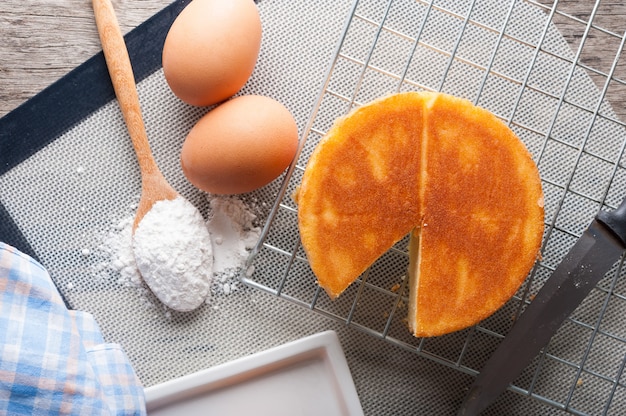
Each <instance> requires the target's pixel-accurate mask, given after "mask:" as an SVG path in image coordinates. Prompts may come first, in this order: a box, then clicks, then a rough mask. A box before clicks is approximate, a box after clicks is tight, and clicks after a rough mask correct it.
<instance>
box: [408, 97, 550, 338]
mask: <svg viewBox="0 0 626 416" xmlns="http://www.w3.org/2000/svg"><path fill="white" fill-rule="evenodd" d="M427 114H428V116H427V118H426V120H427V121H426V126H427V127H426V134H425V136H424V137H425V139H424V152H425V158H424V160H425V163H426V166H425V171H426V172H427V175H426V177H425V179H424V183H423V192H424V194H423V197H422V198H423V199H422V206H423V210H424V211H423V216H422V218H423V220H422V221H423V222H422V224H421V225H422V228H421V234H420V246H421V252H420V265H419V287H418V288H417V290H416V292H417V299H416V302H417V315H416V316H415V317H414V318H413V319H412V318H411V317H409V321H412V320H414V324H413V325H412V329H413V332H414V334H415V335H416V336H431V335H439V334H444V333H447V332H451V331H454V330H458V329H461V328H465V327H468V326H471V325H473V324H475V323H477V322H479V321H480V320H482V319H484V318H486V317H487V316H489V315H491V314H492V313H493V312H495V311H496V310H497V309H498V308H500V307H501V306H502V305H503V304H504V303H505V302H506V301H507V300H509V299H510V298H511V296H513V295H514V294H515V292H516V290H517V289H518V288H519V286H520V285H521V284H522V282H523V281H524V279H525V278H526V276H527V274H528V272H529V270H530V269H531V267H532V266H533V264H534V262H535V260H536V256H537V253H538V252H539V249H540V245H541V239H542V233H543V220H544V218H543V194H542V191H541V182H540V179H539V174H538V171H537V167H536V165H535V163H534V162H533V160H532V158H531V156H530V154H529V153H528V151H527V150H526V148H525V147H524V145H523V143H522V142H521V141H520V140H519V139H518V138H517V137H516V136H515V135H514V133H513V132H512V131H511V130H510V129H509V128H508V127H507V126H506V125H505V124H504V123H502V122H501V121H500V120H499V119H497V118H496V117H495V116H494V115H492V114H491V113H490V112H488V111H487V110H484V109H482V108H479V107H476V106H474V105H472V104H471V103H470V102H469V101H466V100H461V99H458V98H455V97H451V96H448V95H437V96H436V97H435V98H434V100H432V101H430V102H429V106H428V110H427Z"/></svg>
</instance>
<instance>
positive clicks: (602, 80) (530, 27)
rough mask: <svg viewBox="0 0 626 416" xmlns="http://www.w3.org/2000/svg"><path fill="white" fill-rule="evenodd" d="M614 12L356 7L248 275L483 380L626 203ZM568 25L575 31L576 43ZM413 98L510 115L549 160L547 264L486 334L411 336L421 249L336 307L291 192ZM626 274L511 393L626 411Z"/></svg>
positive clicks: (378, 266) (387, 262)
mask: <svg viewBox="0 0 626 416" xmlns="http://www.w3.org/2000/svg"><path fill="white" fill-rule="evenodd" d="M601 10H602V6H601V5H600V2H596V4H595V5H594V4H592V3H591V2H590V5H589V12H588V14H587V15H586V16H584V17H580V16H579V15H577V16H573V15H571V14H568V12H567V11H566V10H564V9H563V6H561V5H559V3H558V2H554V3H553V4H550V5H543V4H541V3H538V2H534V1H513V0H512V1H509V2H505V1H501V0H494V1H460V0H459V1H432V2H429V1H416V0H407V1H400V0H396V1H392V0H389V1H385V2H383V1H380V0H378V1H377V0H361V1H355V2H354V4H353V6H352V9H351V12H350V14H349V16H348V19H347V21H346V24H345V28H344V31H343V33H342V35H341V39H340V41H339V43H338V46H337V49H336V53H335V55H334V57H333V59H332V62H331V64H330V66H329V69H328V73H327V77H326V79H325V80H324V83H323V86H322V88H321V91H320V94H319V99H318V101H317V104H316V106H315V107H314V110H313V112H312V114H311V117H310V120H309V122H308V124H307V126H306V128H305V130H304V132H303V134H302V140H301V148H300V153H299V157H298V160H297V162H296V163H294V165H293V166H291V167H290V170H289V171H288V175H287V178H286V180H285V182H284V184H283V186H282V188H281V192H280V194H279V197H278V199H277V202H276V205H275V206H274V208H273V209H272V211H271V214H270V217H269V220H268V222H267V224H266V227H265V229H264V231H263V235H262V239H261V242H260V243H259V245H258V246H257V247H256V249H255V254H254V255H253V257H252V258H251V264H252V266H253V269H254V272H253V273H248V275H247V276H245V277H243V281H244V282H245V283H247V284H248V285H251V286H254V287H256V288H259V289H262V290H265V291H267V292H270V293H273V294H275V295H277V296H279V297H280V298H283V299H285V300H288V301H290V302H293V303H296V304H298V305H301V306H303V307H306V308H310V309H312V310H313V311H315V312H317V313H320V314H322V315H325V316H327V317H330V318H332V319H335V320H338V321H341V322H344V323H345V324H346V325H349V326H351V327H353V328H356V329H358V330H361V331H364V332H366V333H368V334H371V335H372V336H374V337H378V338H383V339H385V340H386V341H388V342H389V343H391V344H394V345H397V346H399V347H401V348H404V349H406V350H409V351H413V352H415V354H417V355H419V356H421V357H425V358H427V359H429V360H431V361H432V362H433V363H435V364H434V366H433V370H432V371H433V377H436V376H437V375H436V367H437V365H443V366H447V367H451V368H454V369H456V370H458V371H460V372H463V373H466V374H472V375H475V374H477V373H478V372H479V370H480V369H481V368H482V366H483V364H484V363H485V361H486V360H487V359H488V357H489V356H490V355H491V353H492V352H493V351H494V350H495V348H496V347H497V346H498V344H499V342H500V341H501V339H502V338H503V337H504V336H505V335H506V333H507V332H508V330H509V329H510V328H511V326H512V324H513V323H514V321H515V319H516V317H517V316H518V315H519V314H520V313H522V312H523V309H524V307H525V305H527V304H528V302H530V301H531V300H532V297H533V295H534V293H536V292H537V291H538V289H539V288H540V287H541V285H542V284H543V282H544V281H545V279H546V278H548V277H549V275H550V273H551V272H552V271H553V270H554V268H555V267H556V265H557V264H558V263H559V262H560V260H561V258H562V257H563V256H564V254H565V253H566V252H567V251H568V249H569V248H570V247H571V246H572V245H573V243H574V242H575V241H576V239H577V238H578V237H579V236H580V234H581V233H582V231H583V230H584V229H585V228H586V226H587V225H588V224H589V222H590V221H591V220H592V218H593V217H594V215H595V214H596V213H597V212H598V210H600V209H614V208H615V206H616V205H617V204H618V203H619V202H620V201H621V198H622V197H623V195H624V192H625V190H626V164H625V163H624V162H625V158H626V156H625V155H624V147H625V145H626V141H625V139H626V134H625V133H626V129H625V128H624V127H625V126H624V123H623V122H622V121H620V120H619V117H618V116H617V115H616V113H615V112H614V111H613V109H612V108H611V106H610V105H609V104H608V102H607V100H606V99H605V97H607V96H611V94H613V95H617V94H619V92H620V90H623V89H624V85H626V82H625V81H624V80H623V79H620V76H619V73H618V71H619V70H620V65H619V63H620V61H619V59H620V57H621V54H622V49H623V47H624V39H625V37H624V35H623V34H618V33H614V32H613V31H611V30H608V29H605V28H603V27H602V26H601V24H600V22H599V21H598V19H599V17H598V16H600V15H601ZM557 24H558V25H566V26H568V27H569V28H570V29H571V28H573V35H572V36H571V38H572V39H574V40H575V42H574V44H573V45H571V44H568V42H567V41H566V40H565V39H564V38H563V36H562V35H561V34H560V32H559V31H558V29H557ZM598 41H601V42H603V43H604V46H605V49H606V48H609V49H610V47H611V46H610V45H613V47H614V58H613V60H612V62H610V63H609V65H608V66H607V68H602V67H599V66H597V65H596V61H594V60H593V59H587V58H586V57H590V56H593V53H594V51H593V45H594V43H593V42H598ZM596 44H597V43H596ZM407 90H429V91H444V92H448V93H452V94H455V95H457V96H462V97H465V98H467V99H469V100H471V101H473V102H474V103H476V104H478V105H480V106H483V107H485V108H487V109H489V110H490V111H492V112H494V113H495V114H496V115H497V116H499V117H501V118H502V119H503V120H504V121H505V122H507V123H508V124H509V126H511V128H512V129H513V130H514V131H515V132H516V133H517V134H518V136H519V137H520V138H521V140H523V141H524V143H525V144H526V146H527V147H528V149H529V150H530V151H531V153H532V154H533V157H534V159H535V161H536V163H537V165H538V166H539V169H540V172H541V176H542V181H543V189H544V193H545V198H546V217H545V220H546V232H545V236H544V243H543V247H542V259H541V260H540V261H538V262H537V264H536V266H535V268H534V269H533V270H532V272H531V273H530V275H529V277H528V279H527V281H526V283H525V284H524V285H523V286H522V288H521V289H520V290H519V292H518V293H517V294H516V295H515V296H514V297H513V298H512V299H511V301H510V302H508V303H507V304H506V305H505V306H504V307H503V308H501V309H500V310H499V311H498V312H496V313H495V314H494V315H493V316H492V317H490V318H488V319H487V320H485V321H484V322H482V323H481V324H480V325H478V326H476V327H474V328H470V329H467V330H464V331H459V332H456V333H452V334H449V335H446V336H441V337H436V338H422V339H419V338H414V337H413V336H411V335H410V334H409V331H408V330H407V326H406V323H405V317H406V305H407V298H406V295H407V291H406V287H405V282H406V281H407V280H408V279H406V278H405V277H406V267H407V263H408V254H407V239H404V240H403V241H401V242H399V243H398V244H397V245H396V246H395V247H394V248H392V249H391V250H389V251H388V252H387V253H386V254H385V255H383V256H382V257H381V258H380V259H379V260H378V261H377V262H376V263H375V264H374V265H373V266H372V267H371V268H370V269H369V270H368V271H367V272H365V273H364V275H362V276H361V277H360V278H359V279H358V280H357V281H356V282H355V283H353V284H352V285H351V286H350V287H349V288H348V289H347V290H346V292H344V294H342V296H341V297H340V298H339V299H337V300H336V301H333V302H331V301H330V300H329V298H328V297H327V296H326V295H325V293H323V291H321V290H320V288H319V287H318V286H317V285H316V283H315V282H316V280H315V277H314V275H313V274H312V272H311V270H310V268H309V266H308V263H307V260H306V256H305V253H304V252H303V250H302V247H301V246H300V241H299V237H298V231H297V207H296V205H295V203H294V201H293V200H292V198H291V195H292V193H293V192H294V190H295V189H296V187H297V185H298V184H299V183H300V180H301V177H302V173H303V171H304V167H305V166H306V162H307V160H308V157H309V156H310V154H311V152H312V150H313V149H314V148H315V146H316V144H317V143H318V142H319V140H320V138H321V137H322V136H323V135H324V133H325V132H326V131H327V129H328V128H329V127H330V125H331V124H332V122H333V121H334V120H335V119H336V118H337V117H339V116H341V115H343V114H345V113H346V112H348V111H349V110H350V109H351V108H353V107H355V106H358V105H360V104H361V103H364V102H367V101H369V100H371V99H374V98H377V97H379V96H382V95H386V94H389V93H392V92H397V91H407ZM512 192H514V190H512ZM625 273H626V272H625V271H624V270H623V267H622V262H620V263H619V264H618V265H616V266H615V267H614V268H613V269H612V270H611V271H610V272H609V273H608V274H607V275H606V276H605V278H604V279H603V280H602V281H601V282H600V283H599V284H598V286H597V287H596V288H595V289H594V290H593V291H592V293H591V294H590V295H589V296H588V297H587V299H586V300H585V301H584V302H583V304H582V305H581V306H580V307H579V308H578V309H577V310H576V311H575V312H574V313H573V315H572V316H571V317H570V319H568V320H567V321H566V322H565V323H564V325H563V327H562V328H561V329H560V330H559V332H558V333H557V334H556V335H555V336H554V338H553V339H552V341H551V343H550V344H549V346H548V347H547V348H546V349H545V350H544V351H543V353H542V354H540V355H539V356H538V357H536V359H535V361H534V362H533V363H532V364H531V365H529V366H528V368H527V369H526V370H525V371H524V373H523V374H522V375H521V376H520V377H519V378H518V379H517V380H516V381H515V382H514V383H513V385H512V386H511V387H510V390H512V391H514V392H517V393H519V394H522V395H527V396H529V397H530V398H531V399H533V400H538V401H541V402H543V403H547V404H549V405H552V406H554V407H556V408H558V409H562V410H566V411H568V412H570V413H573V414H579V415H583V414H618V413H620V412H621V411H623V410H624V409H626V375H625V374H624V367H625V366H626V322H624V319H623V317H624V316H626V314H625V312H626V279H625V278H624V276H623V275H624V274H625ZM620 409H621V410H620Z"/></svg>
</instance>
